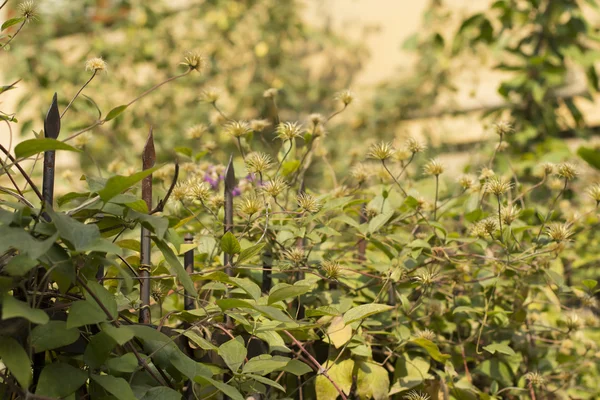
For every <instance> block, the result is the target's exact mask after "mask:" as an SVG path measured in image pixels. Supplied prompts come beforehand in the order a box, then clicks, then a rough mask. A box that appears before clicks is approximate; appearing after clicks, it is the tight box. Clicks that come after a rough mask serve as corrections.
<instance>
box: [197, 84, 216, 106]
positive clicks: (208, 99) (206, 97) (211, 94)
mask: <svg viewBox="0 0 600 400" xmlns="http://www.w3.org/2000/svg"><path fill="white" fill-rule="evenodd" d="M220 97H221V91H220V90H219V89H217V88H215V87H209V88H206V89H204V90H203V91H202V93H200V100H202V101H203V102H205V103H209V104H214V103H216V102H217V101H218V100H219V98H220Z"/></svg>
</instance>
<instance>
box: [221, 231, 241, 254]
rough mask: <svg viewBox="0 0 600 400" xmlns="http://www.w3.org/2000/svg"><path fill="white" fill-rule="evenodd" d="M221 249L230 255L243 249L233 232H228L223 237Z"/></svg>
mask: <svg viewBox="0 0 600 400" xmlns="http://www.w3.org/2000/svg"><path fill="white" fill-rule="evenodd" d="M221 250H223V252H224V253H226V254H229V255H234V254H238V253H239V252H240V251H242V247H241V246H240V242H238V240H237V239H236V237H235V236H234V234H233V233H231V232H227V233H225V234H224V235H223V237H222V238H221Z"/></svg>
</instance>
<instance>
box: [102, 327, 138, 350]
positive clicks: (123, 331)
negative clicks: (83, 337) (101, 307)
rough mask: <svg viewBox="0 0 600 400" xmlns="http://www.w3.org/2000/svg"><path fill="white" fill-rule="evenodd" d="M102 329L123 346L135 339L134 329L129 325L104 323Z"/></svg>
mask: <svg viewBox="0 0 600 400" xmlns="http://www.w3.org/2000/svg"><path fill="white" fill-rule="evenodd" d="M102 331H104V332H106V334H107V335H108V336H110V337H111V338H112V339H113V340H114V341H115V342H116V343H117V344H118V345H120V346H122V345H124V344H125V343H127V342H129V341H130V340H131V339H133V336H134V334H133V331H132V330H131V329H129V328H128V327H127V326H124V325H121V326H119V327H116V326H113V325H111V324H109V323H103V324H102Z"/></svg>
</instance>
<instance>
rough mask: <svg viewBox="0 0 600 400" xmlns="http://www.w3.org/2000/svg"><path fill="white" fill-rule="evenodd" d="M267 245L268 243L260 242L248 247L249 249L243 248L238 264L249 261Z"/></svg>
mask: <svg viewBox="0 0 600 400" xmlns="http://www.w3.org/2000/svg"><path fill="white" fill-rule="evenodd" d="M228 233H229V232H228ZM265 245H266V244H265V243H259V244H256V245H254V246H251V247H248V248H247V249H244V250H242V252H241V253H240V255H239V257H238V259H237V261H236V264H241V263H243V262H244V261H248V260H249V259H251V258H252V257H254V256H255V255H257V254H259V253H260V252H261V251H262V249H264V247H265Z"/></svg>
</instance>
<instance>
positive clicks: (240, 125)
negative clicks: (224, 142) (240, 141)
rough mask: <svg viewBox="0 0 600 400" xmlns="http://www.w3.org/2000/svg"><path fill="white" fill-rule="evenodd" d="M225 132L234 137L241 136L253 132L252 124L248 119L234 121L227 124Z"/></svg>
mask: <svg viewBox="0 0 600 400" xmlns="http://www.w3.org/2000/svg"><path fill="white" fill-rule="evenodd" d="M225 132H227V134H228V135H231V136H233V137H234V138H241V137H242V136H246V135H247V134H249V133H250V132H252V130H251V129H250V124H248V122H246V121H233V122H230V123H228V124H227V125H225Z"/></svg>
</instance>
